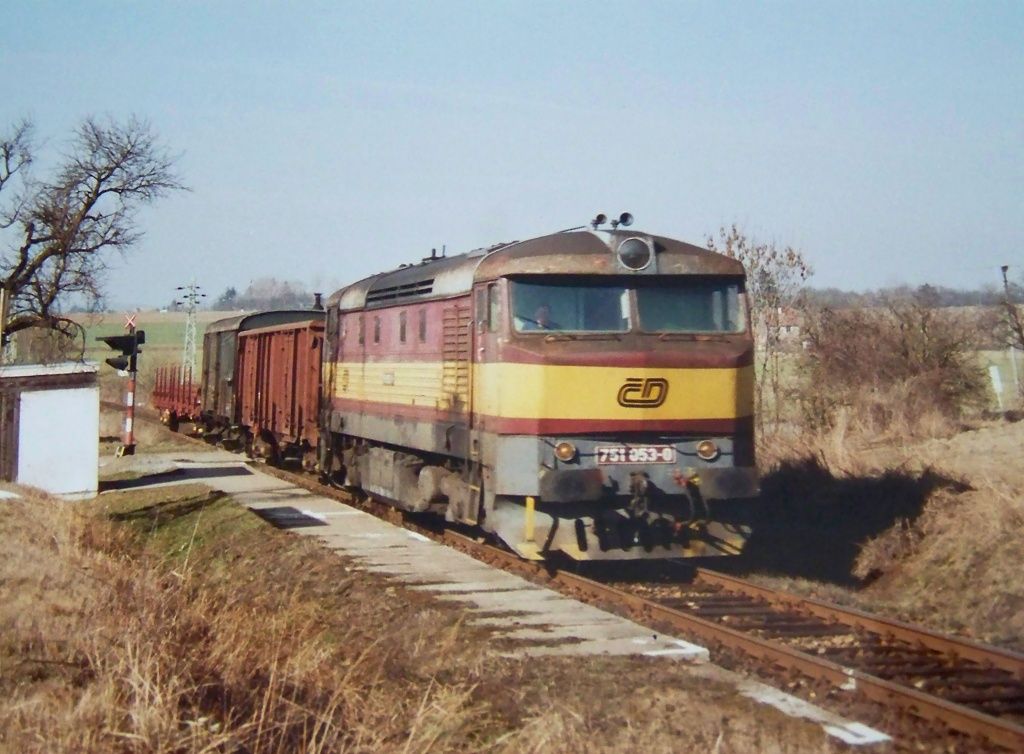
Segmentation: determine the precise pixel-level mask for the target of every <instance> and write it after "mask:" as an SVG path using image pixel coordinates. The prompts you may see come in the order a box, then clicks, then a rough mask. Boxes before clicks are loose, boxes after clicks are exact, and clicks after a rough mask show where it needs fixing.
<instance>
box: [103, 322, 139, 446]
mask: <svg viewBox="0 0 1024 754" xmlns="http://www.w3.org/2000/svg"><path fill="white" fill-rule="evenodd" d="M125 329H126V330H128V334H127V335H108V336H106V337H99V338H96V340H102V341H103V342H104V343H106V344H107V345H108V346H110V347H111V348H113V349H114V350H115V351H120V352H121V355H120V356H111V357H110V358H109V359H104V361H106V362H107V363H108V364H109V365H110V366H112V367H114V369H116V370H117V371H118V372H120V373H127V375H128V389H127V390H126V391H125V394H124V431H123V434H122V438H121V440H122V445H121V446H120V447H118V449H117V452H116V453H115V454H114V455H115V456H116V457H117V458H120V457H121V456H133V455H135V376H136V374H137V373H138V359H139V353H140V352H141V351H142V349H141V348H139V346H141V345H142V344H143V343H145V342H146V331H145V330H136V329H135V315H130V316H129V317H128V321H127V322H126V323H125Z"/></svg>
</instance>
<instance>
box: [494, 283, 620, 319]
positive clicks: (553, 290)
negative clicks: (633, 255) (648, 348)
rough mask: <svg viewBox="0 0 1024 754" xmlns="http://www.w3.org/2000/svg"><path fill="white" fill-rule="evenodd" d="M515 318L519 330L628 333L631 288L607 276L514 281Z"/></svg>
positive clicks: (512, 286)
mask: <svg viewBox="0 0 1024 754" xmlns="http://www.w3.org/2000/svg"><path fill="white" fill-rule="evenodd" d="M511 300H512V312H513V316H512V321H513V326H514V327H515V329H516V331H517V332H532V331H546V332H553V331H555V332H557V331H563V332H626V331H628V330H629V329H630V309H629V291H628V289H627V287H626V286H625V285H623V284H622V283H618V282H610V281H609V280H608V279H607V278H604V279H596V280H595V279H592V278H591V279H587V278H572V279H569V280H565V279H561V280H560V279H557V278H538V279H536V280H534V279H520V280H513V281H512V284H511Z"/></svg>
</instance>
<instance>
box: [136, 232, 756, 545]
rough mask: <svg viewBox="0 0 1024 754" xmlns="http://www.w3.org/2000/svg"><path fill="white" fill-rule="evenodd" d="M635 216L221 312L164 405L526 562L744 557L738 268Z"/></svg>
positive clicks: (746, 497)
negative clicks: (299, 304) (290, 303)
mask: <svg viewBox="0 0 1024 754" xmlns="http://www.w3.org/2000/svg"><path fill="white" fill-rule="evenodd" d="M630 219H631V218H630V217H629V216H628V215H623V216H622V218H620V221H616V222H613V223H612V224H611V227H610V228H608V229H604V228H602V227H601V226H602V225H603V224H604V222H603V221H604V218H603V216H599V217H598V218H596V219H595V221H594V222H592V223H591V224H590V225H589V226H584V227H583V228H580V229H573V230H572V231H568V232H560V233H555V234H552V235H547V236H542V237H539V238H533V239H530V240H527V241H520V242H514V243H504V244H498V245H495V246H491V247H488V248H483V249H477V250H474V251H470V252H468V253H465V254H461V255H458V256H443V255H442V256H438V255H436V254H432V255H431V256H430V257H428V258H426V259H423V260H422V261H421V262H419V263H417V264H413V265H403V266H402V267H400V268H399V269H397V270H393V271H390V272H385V273H382V274H379V275H374V276H372V277H369V278H366V279H364V280H361V281H359V282H357V283H354V284H352V285H349V286H347V287H345V288H342V289H341V290H339V291H337V292H336V293H334V294H333V295H332V296H330V297H329V298H328V300H327V303H326V306H325V307H324V309H325V311H314V312H309V311H307V312H297V311H289V312H262V313H257V314H251V315H246V316H242V317H234V318H229V319H226V320H221V321H219V322H216V323H213V324H212V325H211V326H210V327H209V328H208V330H207V333H206V335H205V339H204V366H203V370H202V379H201V384H199V385H197V386H196V387H195V388H193V387H192V385H191V383H188V384H187V387H186V388H185V389H183V388H182V387H181V386H182V385H185V384H186V383H185V382H184V381H182V380H180V379H178V375H162V376H160V377H159V378H158V386H157V387H158V389H157V390H156V391H155V392H154V403H155V405H157V407H158V408H160V407H162V408H163V409H164V414H165V416H168V417H169V420H170V421H172V422H174V423H176V422H177V421H178V420H180V419H187V418H190V419H192V420H193V421H196V422H197V424H199V425H200V427H201V428H202V429H203V431H205V432H206V433H208V434H211V435H213V436H219V437H223V438H225V439H230V440H235V441H237V442H239V443H244V444H245V447H246V448H247V449H248V450H249V451H250V452H251V453H253V454H255V455H264V456H266V457H268V458H269V459H271V460H274V461H280V460H283V459H285V458H288V457H289V456H291V457H296V458H301V459H302V461H303V465H304V466H306V467H307V468H313V467H315V468H316V469H317V470H318V471H319V473H320V474H321V477H322V479H323V480H324V481H325V482H328V483H330V484H333V485H338V486H348V487H357V488H360V489H362V490H364V491H365V492H366V493H368V494H370V495H372V496H374V497H376V498H378V499H382V500H385V501H387V502H389V503H391V504H393V505H395V506H397V507H400V508H402V509H405V510H409V511H415V512H432V513H435V514H438V515H443V516H444V517H445V518H446V519H447V520H448V521H451V522H460V523H462V524H469V525H472V526H475V527H479V528H482V529H483V530H484V531H486V532H490V533H492V534H493V535H495V536H496V537H498V538H499V539H501V540H502V541H503V542H504V543H506V544H507V545H508V546H509V547H510V548H512V549H513V550H515V551H516V552H517V553H519V555H521V556H522V557H524V558H531V559H541V558H545V557H548V556H550V555H552V554H553V553H562V554H563V555H567V556H569V557H571V558H575V559H580V560H599V559H633V558H666V557H686V556H708V555H727V554H735V553H738V552H739V551H740V549H741V548H742V546H743V543H744V541H745V540H746V538H747V536H748V535H749V528H748V526H747V524H746V520H747V519H746V512H747V511H748V510H749V505H748V503H749V502H750V501H751V500H752V499H753V498H754V497H755V496H756V494H757V491H758V480H757V475H756V471H755V464H754V441H753V383H754V373H753V339H752V337H751V330H750V320H749V315H748V309H747V306H746V293H745V286H744V283H745V279H744V271H743V267H742V265H741V264H740V263H739V262H738V261H736V260H735V259H731V258H728V257H725V256H723V255H720V254H717V253H714V252H711V251H709V250H707V249H703V248H700V247H697V246H693V245H690V244H687V243H683V242H681V241H677V240H673V239H670V238H664V237H661V236H657V235H652V234H649V233H642V232H636V231H632V230H628V229H627V225H628V222H629V220H630ZM325 320H326V321H325Z"/></svg>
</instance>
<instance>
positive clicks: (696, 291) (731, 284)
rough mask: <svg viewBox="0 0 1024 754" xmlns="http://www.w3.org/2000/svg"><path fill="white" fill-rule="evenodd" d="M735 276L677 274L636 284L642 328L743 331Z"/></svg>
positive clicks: (664, 330)
mask: <svg viewBox="0 0 1024 754" xmlns="http://www.w3.org/2000/svg"><path fill="white" fill-rule="evenodd" d="M741 302H742V299H741V298H740V283H739V281H737V280H735V279H732V280H730V279H727V278H726V279H723V278H707V277H680V278H674V279H665V278H662V279H660V280H652V281H651V284H646V285H641V286H638V287H637V289H636V305H637V311H638V312H639V314H640V329H641V330H643V331H644V332H687V333H689V332H730V333H735V332H743V330H745V329H746V317H745V316H744V312H743V308H742V303H741Z"/></svg>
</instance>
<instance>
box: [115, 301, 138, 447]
mask: <svg viewBox="0 0 1024 754" xmlns="http://www.w3.org/2000/svg"><path fill="white" fill-rule="evenodd" d="M134 320H135V317H134V316H132V317H129V319H128V334H129V335H131V336H132V338H133V339H134V338H135V337H136V335H135V321H134ZM138 351H139V346H138V343H134V344H133V346H132V353H131V355H130V356H129V357H128V389H127V390H126V391H125V394H124V432H123V433H122V435H121V443H122V444H121V447H120V448H118V449H117V456H118V457H120V456H133V455H135V377H136V375H137V374H138V365H137V364H136V361H137V358H138Z"/></svg>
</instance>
